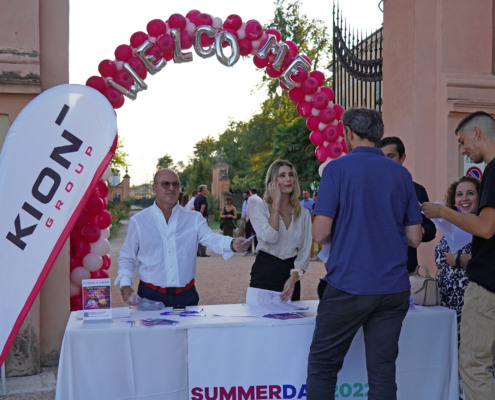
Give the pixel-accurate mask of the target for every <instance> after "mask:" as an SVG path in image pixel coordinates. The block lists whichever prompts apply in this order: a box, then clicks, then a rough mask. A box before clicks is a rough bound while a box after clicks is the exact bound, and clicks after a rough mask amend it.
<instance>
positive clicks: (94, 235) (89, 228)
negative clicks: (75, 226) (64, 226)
mask: <svg viewBox="0 0 495 400" xmlns="http://www.w3.org/2000/svg"><path fill="white" fill-rule="evenodd" d="M81 234H82V239H83V240H84V241H85V242H88V243H94V242H97V241H98V240H99V239H100V236H101V229H100V228H99V227H98V225H94V224H89V225H86V226H85V227H84V228H82V229H81Z"/></svg>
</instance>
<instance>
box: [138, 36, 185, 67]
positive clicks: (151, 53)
mask: <svg viewBox="0 0 495 400" xmlns="http://www.w3.org/2000/svg"><path fill="white" fill-rule="evenodd" d="M184 32H186V31H184ZM181 33H182V32H181ZM188 33H189V32H188ZM144 54H146V55H147V56H153V57H155V60H159V59H160V57H161V56H162V52H161V51H160V49H159V48H158V46H157V45H156V44H153V45H151V47H150V48H149V49H148V50H146V51H145V52H144Z"/></svg>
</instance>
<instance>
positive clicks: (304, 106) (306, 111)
mask: <svg viewBox="0 0 495 400" xmlns="http://www.w3.org/2000/svg"><path fill="white" fill-rule="evenodd" d="M312 109H313V106H312V105H311V104H310V103H308V102H306V101H302V102H301V103H299V104H298V105H297V106H296V110H297V113H298V114H299V115H300V116H301V117H303V118H308V117H309V116H310V115H311V110H312Z"/></svg>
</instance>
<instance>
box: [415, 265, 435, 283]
mask: <svg viewBox="0 0 495 400" xmlns="http://www.w3.org/2000/svg"><path fill="white" fill-rule="evenodd" d="M419 267H421V268H423V269H424V270H425V272H426V278H427V279H433V278H432V277H431V276H430V273H429V272H428V268H426V266H424V265H423V264H418V266H417V267H416V271H414V275H415V276H421V275H420V274H419Z"/></svg>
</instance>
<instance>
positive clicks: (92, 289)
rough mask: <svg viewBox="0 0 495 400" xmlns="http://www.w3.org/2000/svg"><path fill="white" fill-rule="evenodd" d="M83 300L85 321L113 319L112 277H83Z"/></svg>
mask: <svg viewBox="0 0 495 400" xmlns="http://www.w3.org/2000/svg"><path fill="white" fill-rule="evenodd" d="M82 302H83V317H84V320H85V321H87V320H91V321H93V320H104V319H112V290H111V287H110V279H109V278H107V279H83V281H82Z"/></svg>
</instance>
